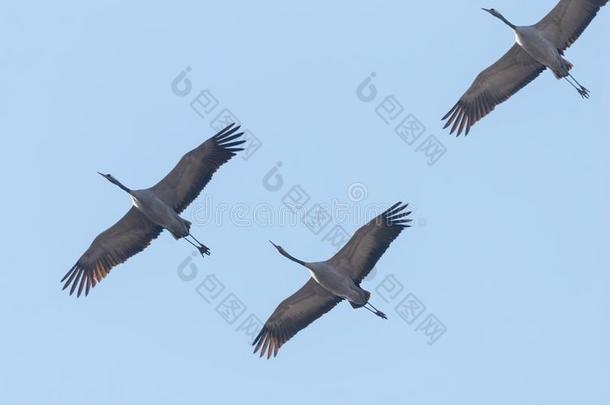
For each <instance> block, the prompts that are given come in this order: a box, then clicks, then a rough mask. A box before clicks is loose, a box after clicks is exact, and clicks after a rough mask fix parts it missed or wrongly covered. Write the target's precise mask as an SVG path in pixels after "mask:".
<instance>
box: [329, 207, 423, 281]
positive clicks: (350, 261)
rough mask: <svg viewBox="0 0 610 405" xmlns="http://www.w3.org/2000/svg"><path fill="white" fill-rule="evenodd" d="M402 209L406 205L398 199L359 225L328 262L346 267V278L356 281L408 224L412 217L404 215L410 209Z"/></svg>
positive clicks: (366, 272)
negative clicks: (347, 272) (347, 270)
mask: <svg viewBox="0 0 610 405" xmlns="http://www.w3.org/2000/svg"><path fill="white" fill-rule="evenodd" d="M405 208H407V204H404V205H403V204H402V203H400V202H398V203H396V204H394V205H392V206H391V207H390V208H388V209H387V210H385V211H384V212H383V213H381V214H380V215H378V216H376V217H375V218H373V219H372V220H371V221H370V222H369V223H368V224H366V225H364V226H362V227H361V228H360V229H358V230H357V231H356V233H354V235H353V236H352V237H351V239H350V240H349V241H348V242H347V243H346V244H345V246H343V247H342V248H341V250H339V251H338V252H337V254H335V255H334V256H333V257H332V258H331V259H330V263H331V264H334V265H335V266H338V267H342V268H348V269H350V274H349V275H350V277H351V278H352V280H354V282H355V283H356V284H360V283H361V282H362V280H363V279H364V278H365V277H366V276H367V275H368V274H369V273H370V272H371V270H372V269H373V267H375V264H376V263H377V261H378V260H379V259H380V258H381V256H383V254H384V253H385V251H386V250H387V249H388V247H390V244H391V243H392V242H393V241H394V239H396V238H397V237H398V235H400V233H401V232H402V230H403V229H404V228H408V227H410V226H411V225H409V223H410V222H411V221H412V220H411V219H408V218H406V217H408V216H409V214H411V211H407V212H405V211H404V209H405Z"/></svg>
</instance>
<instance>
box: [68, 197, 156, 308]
mask: <svg viewBox="0 0 610 405" xmlns="http://www.w3.org/2000/svg"><path fill="white" fill-rule="evenodd" d="M162 230H163V228H162V227H160V226H159V225H156V224H154V223H152V222H151V221H150V220H148V218H146V217H145V216H144V214H142V213H141V212H140V210H138V209H137V208H136V207H131V209H130V210H129V211H127V214H125V215H124V216H123V218H121V219H120V220H119V221H118V222H117V223H115V224H114V225H112V226H111V227H110V228H108V229H106V230H105V231H104V232H102V233H100V234H99V235H98V236H97V237H96V238H95V239H94V240H93V242H92V243H91V246H89V248H88V249H87V251H86V252H85V253H83V255H82V256H81V257H80V259H78V261H77V262H76V264H74V266H72V268H71V269H70V271H68V273H66V275H65V276H64V278H62V279H61V282H62V283H64V287H63V289H64V290H65V289H66V288H68V287H70V286H72V287H71V288H70V295H72V294H73V293H74V292H75V291H76V296H77V297H80V295H81V293H82V292H83V289H84V292H85V295H87V294H89V290H90V289H91V288H93V287H95V285H96V284H97V283H99V282H100V281H102V279H103V278H104V277H106V275H108V273H110V270H111V269H112V268H113V267H114V266H116V265H118V264H121V263H123V262H124V261H125V260H127V259H129V258H130V257H131V256H133V255H135V254H137V253H139V252H141V251H142V250H144V249H146V247H147V246H148V245H150V242H151V241H152V240H153V239H155V238H156V237H157V236H159V234H160V233H161V231H162ZM77 288H78V290H77Z"/></svg>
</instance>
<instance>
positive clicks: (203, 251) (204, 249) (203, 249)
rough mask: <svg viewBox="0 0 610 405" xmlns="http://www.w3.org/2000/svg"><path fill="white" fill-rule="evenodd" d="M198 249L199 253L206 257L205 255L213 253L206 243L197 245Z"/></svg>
mask: <svg viewBox="0 0 610 405" xmlns="http://www.w3.org/2000/svg"><path fill="white" fill-rule="evenodd" d="M197 249H199V253H201V256H202V257H205V255H207V256H209V255H210V253H211V252H210V249H209V248H208V247H207V246H206V245H201V246H197Z"/></svg>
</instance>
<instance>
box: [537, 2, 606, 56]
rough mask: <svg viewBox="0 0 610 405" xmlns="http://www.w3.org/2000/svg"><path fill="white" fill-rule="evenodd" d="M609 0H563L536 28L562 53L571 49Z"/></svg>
mask: <svg viewBox="0 0 610 405" xmlns="http://www.w3.org/2000/svg"><path fill="white" fill-rule="evenodd" d="M606 3H608V0H561V1H560V2H559V3H558V4H557V5H556V6H555V7H554V8H553V9H552V10H551V12H549V13H548V14H547V15H546V16H544V18H543V19H542V20H540V22H538V23H537V24H536V25H534V27H536V28H537V29H539V30H540V31H542V33H543V35H544V37H545V38H547V39H548V40H550V41H551V42H552V43H553V45H555V46H556V47H557V49H559V51H560V52H563V51H565V50H566V49H567V48H569V47H570V46H571V45H572V44H573V43H574V42H575V41H576V40H577V39H578V37H579V36H580V35H581V34H582V33H583V31H584V30H585V29H586V28H587V26H589V24H590V23H591V21H592V20H593V18H595V16H596V15H597V12H598V11H599V9H600V8H602V7H603V6H605V5H606Z"/></svg>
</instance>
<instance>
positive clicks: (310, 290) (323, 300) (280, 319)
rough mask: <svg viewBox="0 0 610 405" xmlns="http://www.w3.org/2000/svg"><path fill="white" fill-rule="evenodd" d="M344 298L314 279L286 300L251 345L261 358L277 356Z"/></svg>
mask: <svg viewBox="0 0 610 405" xmlns="http://www.w3.org/2000/svg"><path fill="white" fill-rule="evenodd" d="M341 300H342V298H340V297H337V296H335V295H333V294H331V293H330V292H328V291H327V290H325V289H324V288H323V287H321V286H320V285H319V284H318V283H317V282H316V281H315V280H314V279H313V278H310V279H309V281H308V282H307V283H306V284H305V285H304V286H303V287H301V289H300V290H299V291H297V292H296V293H294V294H293V295H291V296H290V297H288V298H286V299H285V300H284V301H282V303H281V304H280V305H278V307H277V308H276V310H275V311H274V312H273V314H271V316H270V317H269V319H268V320H267V322H265V325H264V326H263V329H261V331H260V333H259V334H258V336H256V339H254V342H253V343H252V345H253V346H254V345H255V346H256V347H255V348H254V353H256V352H257V351H259V350H260V357H263V356H264V355H265V352H266V353H267V358H270V357H271V355H272V354H273V357H275V356H277V352H278V350H279V349H280V347H282V345H283V344H284V343H286V342H287V341H288V340H289V339H290V338H291V337H293V336H294V335H295V334H296V333H297V332H298V331H300V330H301V329H303V328H305V327H306V326H307V325H309V324H310V323H312V322H313V321H315V320H316V319H318V318H319V317H321V316H322V315H324V314H325V313H327V312H328V311H330V310H331V309H333V307H334V306H335V305H337V304H338V303H339V302H340V301H341Z"/></svg>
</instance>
